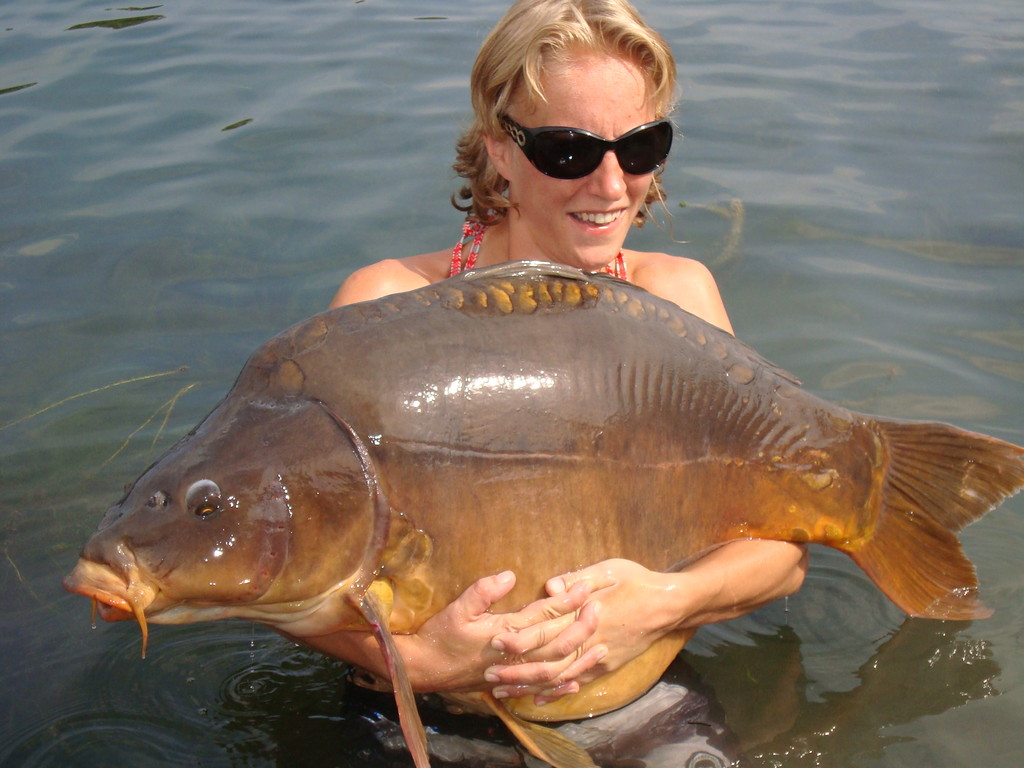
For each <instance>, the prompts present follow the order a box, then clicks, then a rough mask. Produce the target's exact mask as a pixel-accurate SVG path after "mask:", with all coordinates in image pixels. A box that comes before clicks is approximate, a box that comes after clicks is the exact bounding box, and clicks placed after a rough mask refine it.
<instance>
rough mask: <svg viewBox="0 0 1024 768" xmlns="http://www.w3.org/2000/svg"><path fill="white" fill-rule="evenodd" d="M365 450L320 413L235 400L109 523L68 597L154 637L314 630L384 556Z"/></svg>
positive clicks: (305, 404) (284, 403) (69, 583)
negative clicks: (227, 626) (166, 632)
mask: <svg viewBox="0 0 1024 768" xmlns="http://www.w3.org/2000/svg"><path fill="white" fill-rule="evenodd" d="M355 447H356V446H355V445H354V444H353V441H352V437H351V435H349V434H348V433H346V432H345V430H343V429H341V428H340V427H339V423H338V420H337V418H336V417H333V415H332V414H331V413H330V412H328V411H327V410H326V409H325V408H324V407H323V406H322V405H321V404H320V403H318V402H316V401H313V400H301V399H293V400H273V401H268V402H260V401H255V402H254V401H247V402H242V403H241V404H236V403H235V402H232V398H231V396H230V395H229V397H228V398H227V399H226V400H225V402H224V403H222V404H221V406H220V407H219V408H218V409H216V410H215V411H214V412H213V413H211V414H210V416H209V417H208V418H207V419H206V420H204V422H203V423H202V424H200V426H199V427H197V428H196V430H194V431H193V432H192V433H191V434H189V435H188V436H187V437H185V438H184V439H183V440H181V441H180V442H179V443H178V444H177V445H176V446H174V447H173V448H172V449H171V450H170V451H169V452H168V453H167V454H166V455H165V456H164V457H163V458H162V459H160V460H159V461H157V462H156V463H155V464H153V465H152V466H151V467H150V468H149V469H148V470H147V471H146V472H144V473H143V474H142V475H141V476H140V477H139V478H138V480H136V481H135V483H134V484H132V485H131V487H130V488H129V489H128V491H127V493H126V495H125V496H124V498H123V499H122V500H121V501H119V502H118V503H117V504H114V505H113V506H112V507H111V508H110V509H109V511H107V513H106V514H105V515H104V517H103V519H102V520H101V522H100V525H99V529H98V530H97V531H96V533H95V534H94V535H93V536H92V538H91V539H90V540H89V541H88V542H87V543H86V544H85V547H84V548H83V549H82V552H81V555H80V558H79V562H78V565H77V566H76V568H75V569H74V570H73V571H72V572H71V573H70V574H69V575H68V576H67V577H66V578H65V580H64V586H65V588H67V589H68V590H70V591H72V592H76V593H79V594H82V595H85V596H87V597H90V598H92V599H94V600H95V601H97V602H98V603H99V604H100V612H101V616H102V617H103V618H104V619H107V620H118V619H129V618H133V617H134V618H136V619H137V620H139V622H140V624H142V625H143V627H144V628H145V625H146V622H152V623H165V624H171V623H191V622H195V621H206V620H212V619H220V618H231V617H240V618H250V619H254V620H257V621H261V622H263V623H267V624H270V625H275V624H277V623H281V624H288V623H294V622H296V621H297V620H299V619H308V616H309V615H310V614H311V613H315V612H316V611H317V609H318V608H320V607H321V606H322V604H323V603H325V602H329V601H331V598H337V597H340V596H342V594H343V593H344V592H345V590H346V589H355V588H358V587H359V586H360V585H363V586H365V583H368V579H367V571H368V570H372V567H373V566H372V565H370V564H371V563H373V562H374V558H375V557H376V556H377V555H378V554H379V553H378V552H376V551H374V550H376V549H379V548H380V547H381V546H383V544H382V543H381V542H380V541H379V540H380V537H381V525H380V520H379V519H378V518H379V515H380V514H381V510H380V504H379V501H377V500H375V498H374V493H373V487H372V486H373V484H372V483H368V478H367V473H366V466H365V460H364V459H361V458H360V456H359V455H358V453H357V451H356V450H355ZM333 602H334V603H335V604H341V603H347V602H348V601H345V600H334V601H333ZM339 611H341V609H340V608H339V607H338V606H337V605H335V608H334V609H333V614H332V615H331V616H330V617H329V618H326V619H325V620H327V621H329V622H332V623H334V624H337V623H338V622H342V623H343V621H344V617H343V616H340V615H339ZM335 628H336V627H335ZM293 633H294V634H300V635H301V634H302V632H297V633H296V632H293ZM144 634H145V629H144Z"/></svg>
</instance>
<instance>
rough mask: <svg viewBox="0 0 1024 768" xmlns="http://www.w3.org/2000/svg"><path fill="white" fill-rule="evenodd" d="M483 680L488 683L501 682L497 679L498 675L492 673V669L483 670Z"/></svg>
mask: <svg viewBox="0 0 1024 768" xmlns="http://www.w3.org/2000/svg"><path fill="white" fill-rule="evenodd" d="M484 680H486V681H487V682H488V683H498V682H501V678H500V677H498V673H497V672H495V671H494V667H488V668H487V669H485V670H484ZM495 696H497V694H495Z"/></svg>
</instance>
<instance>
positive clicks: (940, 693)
mask: <svg viewBox="0 0 1024 768" xmlns="http://www.w3.org/2000/svg"><path fill="white" fill-rule="evenodd" d="M504 7H505V3H504V2H492V1H491V0H487V1H477V2H472V3H468V2H465V1H464V0H459V1H456V0H357V1H356V2H352V1H351V0H295V1H292V2H284V1H282V0H245V1H244V2H243V0H219V1H218V2H215V3H211V2H199V1H198V0H180V1H175V0H170V1H169V2H166V3H163V4H161V5H154V6H152V7H148V8H139V7H131V8H129V7H122V8H117V7H112V6H110V5H104V4H102V3H95V2H88V1H87V0H33V2H31V3H29V2H21V3H6V4H4V5H3V6H2V7H0V371H2V375H0V536H2V555H3V557H2V558H0V587H2V589H0V658H3V659H4V662H3V666H2V667H0V679H2V683H3V685H2V690H3V694H2V698H0V766H2V767H3V768H7V767H8V766H10V767H11V768H14V767H15V766H17V767H19V768H20V766H53V767H57V766H61V767H66V766H133V767H140V766H164V765H203V766H221V765H223V766H241V765H245V766H273V765H280V766H314V765H315V766H328V765H330V766H345V767H346V768H353V767H354V766H364V765H368V766H383V765H407V764H409V763H408V761H406V760H405V759H404V758H402V757H400V756H399V757H395V756H394V755H390V756H389V755H388V754H387V753H385V751H384V750H383V749H382V748H381V745H380V743H379V741H378V739H377V738H376V736H375V735H374V734H375V733H379V728H378V727H377V726H375V723H376V722H377V720H376V718H377V715H376V714H375V713H378V712H380V713H383V714H385V715H386V714H387V712H388V711H389V710H388V709H387V706H388V702H387V697H379V696H377V695H375V694H369V693H367V692H364V691H361V690H357V689H355V688H352V687H350V686H347V685H346V684H345V683H344V678H343V672H344V667H343V665H341V664H339V663H337V662H333V661H331V660H328V659H324V658H321V657H318V656H316V655H314V654H311V653H308V652H306V651H303V650H299V649H297V648H295V647H294V646H292V645H290V644H289V643H286V642H284V641H283V640H282V639H280V638H278V637H277V636H276V635H273V634H272V633H269V632H267V631H265V630H263V629H262V628H260V627H256V626H253V625H251V624H244V623H221V624H211V625H204V626H191V627H155V628H153V632H152V637H151V640H150V654H149V658H147V659H146V660H145V661H142V660H140V659H139V646H140V641H139V632H138V628H137V627H136V626H135V625H134V624H131V623H128V622H125V623H121V624H116V625H103V626H100V627H97V628H96V630H95V631H93V630H90V619H89V607H88V602H87V601H85V600H83V599H82V598H80V597H76V596H71V595H67V594H65V593H64V592H63V591H62V590H61V588H60V578H61V577H62V576H63V575H64V574H65V573H66V572H67V571H68V570H69V569H70V568H71V567H72V566H73V564H74V561H75V558H76V555H77V551H78V548H79V547H80V546H81V544H82V543H83V542H84V541H85V539H86V537H87V536H88V535H89V533H90V532H91V531H92V530H93V529H94V528H95V525H96V523H97V522H98V520H99V518H100V516H101V514H102V512H103V511H104V510H105V509H106V507H107V506H108V505H109V504H110V503H111V502H113V501H116V500H117V498H118V497H119V494H120V491H121V488H122V486H123V484H124V483H125V482H128V481H130V480H132V479H133V478H134V477H135V476H136V475H137V474H139V472H140V471H141V470H142V469H144V468H145V467H146V466H147V465H148V463H149V462H151V461H153V460H154V459H155V458H156V457H157V456H159V455H160V454H161V452H162V451H163V450H165V449H166V448H167V447H168V446H169V445H170V444H172V443H173V442H174V441H175V440H176V439H177V438H178V437H180V436H181V435H182V434H184V433H185V432H186V431H187V430H188V429H189V428H190V427H191V426H192V425H194V424H195V423H196V422H197V421H198V420H199V419H200V418H201V417H202V416H203V415H204V414H205V413H206V412H207V411H208V410H209V409H210V408H211V407H212V405H213V404H214V403H216V402H217V401H218V400H219V398H220V397H221V396H222V395H223V393H224V392H225V390H226V388H227V387H228V386H229V385H230V383H231V382H232V381H233V379H234V377H235V375H236V374H237V372H238V370H239V368H240V367H241V365H242V363H243V362H244V360H245V358H246V357H247V355H248V354H249V353H250V352H251V351H252V350H253V349H254V348H255V346H256V345H257V344H258V343H260V342H261V341H263V340H264V339H266V338H268V337H269V336H270V335H272V334H273V333H275V332H277V331H278V330H281V329H283V328H284V327H286V326H287V325H289V324H291V323H292V322H294V321H297V320H299V319H302V318H303V317H305V316H307V315H309V314H312V313H313V312H315V311H318V310H320V309H322V308H323V307H325V306H326V304H327V302H328V301H329V299H330V297H331V295H332V294H333V292H334V290H335V289H336V287H337V285H338V283H339V282H340V281H341V280H342V279H343V278H344V277H345V275H347V274H348V273H349V272H350V271H351V270H352V269H354V268H356V267H358V266H360V265H362V264H366V263H368V262H370V261H373V260H377V259H380V258H383V257H387V256H402V255H408V254H412V253H418V252H422V251H426V250H434V249H438V248H442V247H446V246H449V245H450V244H452V243H453V242H454V238H455V236H456V233H457V231H458V227H459V224H460V219H459V216H458V215H457V213H456V212H455V211H454V209H452V208H451V207H450V205H449V203H448V198H449V195H450V194H451V192H452V191H453V190H454V188H455V183H454V180H453V177H452V173H451V171H450V168H449V165H450V161H451V157H452V146H453V143H454V140H455V136H456V133H457V130H458V129H459V127H460V126H462V125H464V124H465V121H466V119H467V114H468V96H467V83H468V72H469V69H470V66H471V64H472V60H473V57H474V55H475V53H476V50H477V48H478V46H479V43H480V42H481V40H482V37H483V36H484V35H485V34H486V32H487V30H488V29H489V28H490V26H491V25H492V24H493V23H494V22H495V21H496V20H497V18H498V17H499V16H500V14H501V13H502V11H503V10H504ZM639 7H640V9H641V11H642V12H643V13H645V15H646V16H647V18H648V20H649V21H650V22H652V23H653V24H654V26H656V27H657V28H658V29H660V30H661V31H662V32H663V33H664V34H665V35H666V37H667V38H668V40H669V41H670V43H671V44H672V46H673V48H674V50H675V52H676V55H677V59H678V62H679V66H680V75H681V82H682V86H683V97H682V103H681V109H680V110H679V112H678V114H677V120H678V123H679V126H680V129H681V131H682V133H683V134H684V136H685V138H684V139H682V140H681V141H680V142H679V143H678V144H677V147H676V149H675V151H674V154H673V157H672V159H671V163H670V165H669V168H668V169H667V171H666V174H665V179H666V186H667V188H668V190H669V193H670V201H669V204H668V206H667V208H668V214H670V215H671V218H668V216H667V215H664V214H663V215H661V216H660V217H659V218H660V219H661V221H662V225H661V226H660V227H658V226H648V227H647V228H645V229H644V230H643V231H640V232H637V233H635V234H634V235H633V236H632V238H631V240H630V245H631V246H632V247H635V248H639V249H648V250H663V251H670V252H673V253H678V254H684V255H689V256H692V257H694V258H698V259H701V260H703V261H704V262H705V263H707V264H708V265H709V266H711V268H712V269H713V270H714V271H715V273H716V276H717V277H718V280H719V283H720V287H721V289H722V293H723V295H724V297H725V300H726V304H727V306H728V307H729V310H730V313H731V315H732V319H733V323H734V325H735V326H736V329H737V332H738V334H739V336H740V337H741V338H743V339H745V340H746V341H748V342H750V343H751V344H753V345H754V346H755V347H756V348H758V349H759V350H760V351H761V352H762V353H764V354H765V355H766V356H767V357H768V358H770V359H772V360H774V361H775V362H777V363H779V364H780V365H782V366H783V367H785V368H787V369H789V370H791V371H793V372H795V373H796V374H797V375H799V376H800V377H801V378H802V380H803V381H804V383H805V385H806V386H807V387H808V388H809V389H810V390H811V391H813V392H816V393H818V394H820V395H823V396H825V397H827V398H829V399H831V400H834V401H837V402H840V403H843V404H845V405H848V406H852V407H856V408H859V409H863V410H868V411H872V412H875V413H882V414H888V415H894V416H904V417H914V418H926V419H941V420H945V421H951V422H953V423H956V424H958V425H960V426H963V427H966V428H969V429H974V430H978V431H983V432H987V433H990V434H993V435H995V436H998V437H1001V438H1003V439H1007V440H1011V441H1013V442H1016V443H1018V444H1020V443H1024V396H1022V395H1024V216H1022V213H1024V6H1022V5H1021V4H1020V2H1019V0H976V1H974V2H971V3H951V2H947V1H946V0H876V1H874V2H871V1H866V2H850V1H849V0H846V1H840V0H816V1H815V2H799V1H796V0H794V1H792V2H770V3H769V2H754V1H753V0H715V1H714V2H711V1H705V2H671V3H669V2H661V3H655V2H647V1H642V2H640V3H639ZM684 204H685V205H684ZM1022 513H1024V502H1022V500H1021V499H1020V498H1017V499H1014V500H1011V501H1010V502H1008V503H1007V504H1005V505H1004V506H1003V507H1002V508H1000V509H999V510H998V511H995V512H993V513H991V514H990V515H989V516H988V517H986V518H985V519H984V520H983V521H981V522H979V523H978V524H976V525H974V526H972V527H971V528H969V529H968V530H967V531H966V532H965V534H964V537H963V538H964V541H965V546H966V549H967V551H968V554H969V555H970V556H971V557H972V559H973V560H974V561H975V562H976V563H977V565H978V570H979V572H980V575H981V579H982V582H983V592H982V595H983V598H984V600H985V601H986V603H987V604H988V605H990V606H991V607H992V608H994V609H995V614H994V616H993V617H992V618H990V619H987V620H984V621H976V622H971V623H964V624H953V623H943V622H929V621H919V620H909V621H908V620H905V619H904V618H903V617H902V615H901V614H900V613H899V612H898V611H897V610H896V609H894V608H893V607H892V606H891V605H890V604H889V603H888V602H887V601H886V599H885V598H884V597H882V595H881V594H880V593H879V592H878V591H877V590H876V589H875V588H874V586H873V585H872V584H871V583H870V582H869V581H868V580H867V579H866V577H864V576H863V575H862V574H861V573H860V572H859V570H858V569H857V568H856V567H855V566H853V565H852V564H851V563H850V562H849V561H848V560H847V559H846V558H845V557H844V556H842V555H839V554H836V553H834V552H832V551H826V550H821V549H816V550H815V551H814V552H813V556H812V570H811V574H810V576H809V578H808V580H807V583H806V585H805V587H804V589H803V590H802V591H801V592H800V593H799V594H798V595H796V596H795V597H793V598H791V599H789V600H788V601H787V602H785V603H779V604H776V605H772V606H769V607H768V608H766V609H764V610H762V611H760V612H759V613H757V614H755V615H753V616H749V617H746V618H744V619H742V620H739V621H736V622H733V623H731V624H728V625H722V626H718V627H714V628H709V629H706V630H703V631H702V632H701V633H700V634H699V635H698V638H697V640H696V641H695V642H694V643H693V644H692V645H691V646H690V648H689V649H688V650H687V651H686V652H685V653H684V654H683V657H682V663H683V664H684V665H685V666H686V668H687V669H688V670H691V671H695V672H696V673H697V674H699V675H700V677H701V679H702V680H703V682H704V684H706V685H707V687H708V689H709V690H710V691H711V692H712V694H713V696H714V698H715V700H716V701H717V702H718V703H719V704H720V705H721V707H722V709H723V710H724V712H725V722H726V723H727V724H728V727H729V728H730V730H731V731H732V732H733V734H734V735H735V737H736V738H737V740H738V741H739V743H740V744H741V748H742V757H741V763H742V764H744V765H751V766H786V767H787V768H788V767H790V766H830V767H835V766H858V767H862V766H915V767H917V766H925V765H927V766H962V765H986V766H993V767H998V768H1017V766H1020V765H1021V764H1024V729H1022V728H1021V723H1022V719H1024V579H1022V577H1021V570H1022V569H1021V560H1022V558H1021V553H1022V552H1024V514H1022ZM462 723H463V721H462V720H451V721H446V722H445V723H444V727H445V728H448V729H450V730H452V731H453V732H459V729H460V728H464V729H467V731H468V730H471V729H472V728H473V727H474V726H472V725H468V724H467V725H463V724H462Z"/></svg>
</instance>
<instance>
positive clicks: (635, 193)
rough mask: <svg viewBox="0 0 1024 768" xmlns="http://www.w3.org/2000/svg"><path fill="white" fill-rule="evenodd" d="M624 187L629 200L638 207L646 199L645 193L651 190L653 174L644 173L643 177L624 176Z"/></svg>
mask: <svg viewBox="0 0 1024 768" xmlns="http://www.w3.org/2000/svg"><path fill="white" fill-rule="evenodd" d="M625 178H626V187H627V189H628V190H629V193H628V194H629V199H630V200H631V201H633V203H634V204H635V205H636V206H637V207H639V206H641V205H643V203H644V200H646V199H647V193H648V192H649V191H650V189H651V183H652V182H653V180H654V174H651V173H645V174H644V175H643V176H631V175H629V174H626V177H625Z"/></svg>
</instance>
